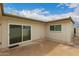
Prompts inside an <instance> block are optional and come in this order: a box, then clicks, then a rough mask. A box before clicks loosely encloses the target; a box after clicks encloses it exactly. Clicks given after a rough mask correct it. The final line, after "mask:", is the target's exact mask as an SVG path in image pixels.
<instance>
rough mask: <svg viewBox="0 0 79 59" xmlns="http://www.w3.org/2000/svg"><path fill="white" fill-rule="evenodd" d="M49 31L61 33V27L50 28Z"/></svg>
mask: <svg viewBox="0 0 79 59" xmlns="http://www.w3.org/2000/svg"><path fill="white" fill-rule="evenodd" d="M50 31H61V25H52V26H50Z"/></svg>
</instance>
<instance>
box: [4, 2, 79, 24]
mask: <svg viewBox="0 0 79 59" xmlns="http://www.w3.org/2000/svg"><path fill="white" fill-rule="evenodd" d="M4 12H5V13H8V14H13V15H17V16H21V17H26V18H32V19H35V20H41V21H45V22H46V21H51V20H58V19H62V18H67V17H70V16H71V17H72V18H73V20H74V21H75V22H76V24H78V22H79V4H78V3H5V4H4Z"/></svg>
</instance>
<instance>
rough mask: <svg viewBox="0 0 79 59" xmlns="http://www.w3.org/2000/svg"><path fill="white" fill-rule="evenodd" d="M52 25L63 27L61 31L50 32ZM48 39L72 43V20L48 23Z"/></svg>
mask: <svg viewBox="0 0 79 59" xmlns="http://www.w3.org/2000/svg"><path fill="white" fill-rule="evenodd" d="M50 25H61V28H62V29H61V31H50ZM46 32H47V35H46V37H47V38H49V39H51V40H55V41H60V42H66V43H70V42H71V40H72V37H73V34H74V32H73V23H72V22H71V21H70V20H64V21H58V22H51V23H47V28H46Z"/></svg>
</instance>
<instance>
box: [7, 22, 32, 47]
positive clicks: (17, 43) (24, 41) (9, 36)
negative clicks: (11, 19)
mask: <svg viewBox="0 0 79 59" xmlns="http://www.w3.org/2000/svg"><path fill="white" fill-rule="evenodd" d="M10 25H21V26H22V28H23V26H30V27H31V40H32V25H30V24H19V23H8V35H7V36H8V46H12V45H16V44H22V43H23V42H26V41H23V29H22V42H19V43H14V44H9V43H10V42H9V40H10V36H9V34H10V33H9V32H10V31H9V30H10V28H9V26H10ZM31 40H28V41H31Z"/></svg>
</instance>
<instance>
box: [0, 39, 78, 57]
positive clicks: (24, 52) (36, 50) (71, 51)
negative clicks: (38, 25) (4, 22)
mask: <svg viewBox="0 0 79 59" xmlns="http://www.w3.org/2000/svg"><path fill="white" fill-rule="evenodd" d="M0 55H2V56H79V48H75V47H72V46H69V45H65V44H61V43H58V42H55V41H51V40H43V41H40V42H38V43H35V44H31V45H27V46H24V47H19V48H15V49H9V50H7V51H3V52H0Z"/></svg>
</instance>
